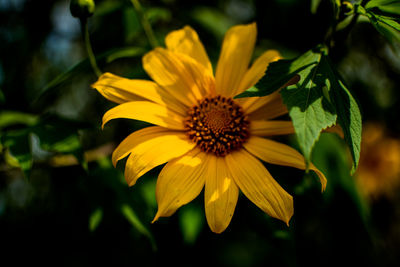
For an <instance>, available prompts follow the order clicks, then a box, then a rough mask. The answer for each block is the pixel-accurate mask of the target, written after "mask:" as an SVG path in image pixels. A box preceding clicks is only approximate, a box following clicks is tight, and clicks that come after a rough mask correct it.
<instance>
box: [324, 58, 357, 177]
mask: <svg viewBox="0 0 400 267" xmlns="http://www.w3.org/2000/svg"><path fill="white" fill-rule="evenodd" d="M323 62H324V64H326V65H327V67H326V70H327V72H326V74H327V76H328V78H329V80H330V81H332V84H331V86H332V89H331V90H330V95H331V98H332V102H333V103H334V105H335V108H336V111H337V114H338V122H339V124H340V126H341V127H342V129H343V134H344V139H345V141H346V143H347V145H348V146H349V148H350V153H351V156H352V158H353V166H352V170H351V173H352V174H353V173H354V172H355V170H356V169H357V166H358V162H359V159H360V150H361V132H362V119H361V112H360V109H359V107H358V104H357V102H356V100H355V99H354V97H353V96H352V95H351V93H350V91H349V90H348V89H347V87H346V86H345V84H344V82H343V80H342V79H341V78H340V76H339V74H338V73H337V72H336V71H335V69H334V68H333V66H332V64H331V62H330V60H329V58H328V57H323Z"/></svg>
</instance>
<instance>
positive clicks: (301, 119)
mask: <svg viewBox="0 0 400 267" xmlns="http://www.w3.org/2000/svg"><path fill="white" fill-rule="evenodd" d="M305 55H306V59H308V61H305V62H304V64H305V66H308V67H306V68H305V69H303V70H301V71H300V72H298V74H299V75H300V77H301V78H300V81H299V83H298V84H297V85H295V86H290V87H288V88H284V89H282V91H281V94H282V98H283V101H284V103H285V104H286V106H287V107H288V109H289V115H290V117H291V119H292V121H293V125H294V128H295V132H296V136H297V139H298V141H299V145H300V148H301V150H302V152H303V155H304V157H305V159H306V162H309V160H310V157H311V151H312V148H313V146H314V144H315V142H316V141H317V140H318V138H319V135H320V133H321V131H322V130H324V129H326V128H328V127H330V126H332V125H334V124H336V119H337V115H336V111H335V108H334V107H333V106H332V104H331V103H330V102H329V99H327V98H326V97H324V93H323V90H326V89H324V87H327V88H328V87H330V85H331V83H330V81H329V80H328V79H327V77H326V76H325V71H326V70H325V69H324V68H323V66H321V57H322V54H321V53H319V52H314V51H309V52H307V53H306V54H305Z"/></svg>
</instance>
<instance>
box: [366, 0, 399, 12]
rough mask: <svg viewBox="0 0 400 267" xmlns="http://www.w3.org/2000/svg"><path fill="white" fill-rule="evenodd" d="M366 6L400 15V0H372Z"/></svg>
mask: <svg viewBox="0 0 400 267" xmlns="http://www.w3.org/2000/svg"><path fill="white" fill-rule="evenodd" d="M365 8H366V9H367V10H368V9H371V10H374V9H375V10H379V11H381V12H383V13H388V14H394V15H398V16H400V1H398V0H371V1H368V2H367V4H366V5H365Z"/></svg>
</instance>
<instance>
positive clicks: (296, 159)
mask: <svg viewBox="0 0 400 267" xmlns="http://www.w3.org/2000/svg"><path fill="white" fill-rule="evenodd" d="M244 147H245V148H246V150H247V151H249V152H250V153H251V154H253V155H255V156H256V157H258V158H260V159H261V160H263V161H265V162H267V163H272V164H276V165H282V166H289V167H294V168H297V169H301V170H305V169H306V164H305V161H304V157H303V156H302V155H301V154H300V153H299V152H298V151H297V150H295V149H294V148H291V147H290V146H288V145H285V144H282V143H278V142H276V141H272V140H269V139H265V138H261V137H257V136H252V137H250V138H249V140H248V141H247V142H246V143H245V144H244ZM309 168H310V170H313V171H314V172H315V173H316V174H317V175H318V177H319V179H320V182H321V187H322V191H324V190H325V188H326V183H327V181H326V178H325V176H324V174H323V173H322V172H321V171H320V170H318V169H317V168H316V167H315V166H314V165H313V164H312V163H310V166H309Z"/></svg>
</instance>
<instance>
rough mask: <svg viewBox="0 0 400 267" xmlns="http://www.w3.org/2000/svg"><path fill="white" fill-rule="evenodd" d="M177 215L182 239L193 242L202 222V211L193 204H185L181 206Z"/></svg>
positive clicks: (189, 242)
mask: <svg viewBox="0 0 400 267" xmlns="http://www.w3.org/2000/svg"><path fill="white" fill-rule="evenodd" d="M179 215H180V217H179V222H180V225H181V230H182V234H183V239H184V241H185V242H186V243H188V244H194V243H195V242H196V240H197V237H198V236H199V234H200V232H201V229H202V227H203V224H204V220H203V218H204V217H203V211H202V210H201V209H200V208H199V207H197V206H195V205H187V206H185V207H183V208H181V211H180V213H179Z"/></svg>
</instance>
